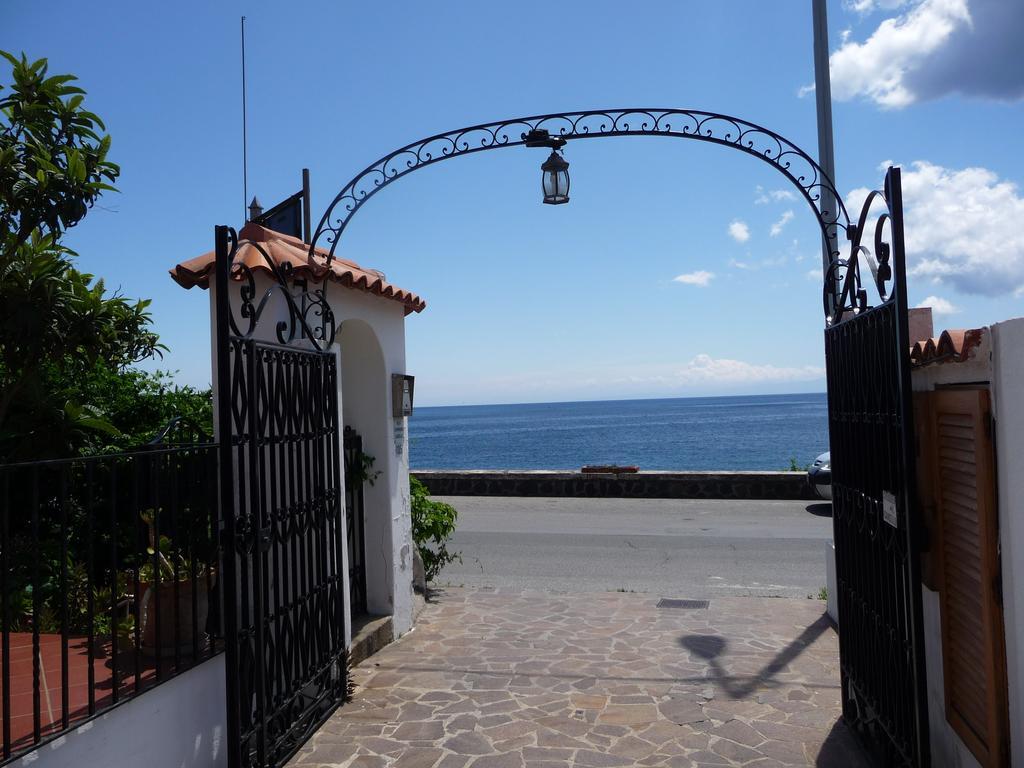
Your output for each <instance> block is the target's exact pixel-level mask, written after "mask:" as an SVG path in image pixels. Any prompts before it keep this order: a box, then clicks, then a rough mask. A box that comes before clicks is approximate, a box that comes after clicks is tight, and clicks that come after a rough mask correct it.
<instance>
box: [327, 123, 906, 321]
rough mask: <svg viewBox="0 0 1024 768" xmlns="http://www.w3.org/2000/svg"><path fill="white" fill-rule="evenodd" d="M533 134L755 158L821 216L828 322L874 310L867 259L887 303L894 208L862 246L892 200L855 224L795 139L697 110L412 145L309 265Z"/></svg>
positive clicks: (487, 130) (499, 126)
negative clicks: (383, 193)
mask: <svg viewBox="0 0 1024 768" xmlns="http://www.w3.org/2000/svg"><path fill="white" fill-rule="evenodd" d="M531 131H547V132H548V133H549V134H550V135H551V136H552V137H554V138H558V139H562V140H564V141H574V140H576V139H593V138H598V137H603V136H672V137H676V138H682V139H695V140H697V141H704V142H709V143H711V144H719V145H722V146H726V147H732V148H734V149H738V150H740V151H741V152H745V153H747V154H748V155H751V156H753V157H756V158H758V159H759V160H761V161H763V162H765V163H767V164H768V165H770V166H772V167H773V168H775V169H776V170H777V171H779V172H780V173H781V174H782V175H783V176H785V177H786V178H787V179H788V180H789V181H790V183H791V184H792V185H793V186H794V187H795V188H796V189H797V190H798V191H799V192H800V194H801V196H802V197H803V198H804V200H805V201H806V202H807V204H808V205H809V206H810V207H811V210H813V211H814V214H815V218H816V219H817V222H818V226H819V228H820V229H821V232H822V235H823V237H824V238H825V242H827V243H829V244H831V247H832V250H831V259H830V266H829V268H828V269H827V270H826V272H825V274H824V276H823V281H822V282H823V285H822V300H823V304H824V310H825V316H826V320H827V322H828V323H829V324H830V325H831V324H835V323H837V322H839V321H841V320H842V319H843V318H844V315H846V314H854V313H857V312H861V311H864V310H865V309H867V308H868V306H869V304H868V300H867V293H866V291H865V290H864V289H863V287H862V281H861V275H860V260H861V258H862V257H863V258H864V259H865V260H866V261H867V263H868V265H869V267H870V270H871V273H872V278H873V280H872V282H873V283H874V285H875V289H876V291H877V293H878V297H879V299H880V301H881V303H885V302H886V301H888V299H889V298H890V297H889V291H888V290H887V288H886V283H887V282H888V281H889V280H890V279H891V273H892V270H891V268H890V267H889V265H888V258H889V250H890V249H889V247H888V243H887V242H886V238H885V237H884V233H883V231H884V230H885V229H886V225H887V224H888V223H889V216H888V214H889V213H890V212H889V211H888V210H887V211H886V212H885V213H883V214H881V216H879V217H877V219H876V221H875V225H876V226H875V250H874V251H873V252H872V251H870V250H869V249H868V248H866V247H864V246H862V244H861V239H862V238H863V235H864V226H865V223H866V222H867V220H868V218H869V213H870V211H869V209H870V208H871V205H872V203H873V202H874V201H875V200H876V199H881V200H882V202H883V203H886V204H888V202H889V198H888V195H887V194H884V193H882V192H876V193H873V194H872V195H871V196H869V197H868V199H867V200H866V202H865V203H864V207H863V210H862V211H861V213H860V216H859V217H858V220H857V222H856V223H853V222H851V220H850V216H849V214H848V212H847V210H846V206H845V204H844V203H843V200H842V197H841V196H840V195H839V192H838V190H836V188H835V185H834V184H833V182H832V180H831V179H830V178H829V177H828V176H827V175H826V174H825V172H824V171H823V170H822V168H821V166H819V165H818V163H817V162H816V161H815V160H814V158H812V157H811V156H810V155H808V154H807V153H806V152H805V151H804V150H803V149H801V148H800V147H799V146H797V145H796V144H794V143H793V142H792V141H790V140H789V139H787V138H785V137H784V136H782V135H780V134H778V133H776V132H775V131H772V130H770V129H768V128H765V127H764V126H761V125H758V124H756V123H751V122H749V121H747V120H743V119H742V118H738V117H734V116H731V115H724V114H718V113H715V112H704V111H701V110H693V109H651V108H635V109H612V110H590V111H584V112H561V113H552V114H547V115H534V116H532V117H519V118H515V119H512V120H503V121H500V122H494V123H481V124H479V125H473V126H469V127H466V128H459V129H457V130H454V131H447V132H445V133H438V134H434V135H433V136H429V137H427V138H425V139H420V140H419V141H415V142H412V143H411V144H406V145H405V146H404V147H400V148H399V149H396V150H394V151H393V152H390V153H389V154H387V155H385V156H384V157H382V158H380V159H379V160H377V161H376V162H374V163H371V164H370V165H368V166H367V167H366V168H365V169H363V170H362V171H361V172H360V173H358V174H356V176H354V177H353V178H352V179H351V180H350V181H349V182H348V183H347V184H346V185H345V186H344V187H342V189H341V191H340V192H338V194H337V195H336V196H335V197H334V199H333V200H332V201H331V203H330V205H329V206H328V207H327V210H326V211H325V212H324V214H323V216H322V217H321V218H320V221H319V223H318V224H317V228H316V230H315V232H314V233H313V236H312V237H311V238H310V240H311V242H310V250H309V258H310V260H312V259H313V255H314V253H315V249H316V248H317V246H318V244H319V243H320V242H321V241H323V242H324V246H325V249H326V250H327V263H328V265H329V264H330V262H331V261H332V260H333V259H334V255H335V251H336V250H337V247H338V242H339V241H340V239H341V235H342V233H343V232H344V231H345V228H346V227H347V226H348V224H349V222H350V221H351V220H352V217H353V216H354V215H355V213H356V211H358V210H359V209H360V208H361V207H362V206H363V204H364V203H366V201H367V200H369V199H370V198H371V197H373V196H374V195H375V194H377V192H379V191H380V190H381V189H383V188H384V187H386V186H387V185H388V184H390V183H392V182H393V181H396V180H398V179H400V178H401V177H403V176H405V175H406V174H409V173H412V172H413V171H415V170H417V169H419V168H424V167H426V166H428V165H433V164H434V163H437V162H439V161H441V160H447V159H449V158H453V157H459V156H461V155H468V154H472V153H475V152H482V151H484V150H487V149H498V148H501V147H518V146H525V145H526V144H527V135H528V134H529V133H530V132H531ZM833 209H834V210H833ZM840 230H842V232H843V233H844V234H845V235H846V238H847V239H848V240H849V241H850V242H851V247H850V251H849V256H848V257H847V258H845V259H844V258H842V257H841V253H840V251H839V250H838V245H836V244H837V243H838V240H839V237H838V236H839V231H840Z"/></svg>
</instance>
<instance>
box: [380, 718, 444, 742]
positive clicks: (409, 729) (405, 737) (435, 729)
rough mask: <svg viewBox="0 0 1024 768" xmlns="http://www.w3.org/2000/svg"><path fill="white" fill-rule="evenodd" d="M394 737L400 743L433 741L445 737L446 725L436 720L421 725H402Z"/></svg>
mask: <svg viewBox="0 0 1024 768" xmlns="http://www.w3.org/2000/svg"><path fill="white" fill-rule="evenodd" d="M392 737H393V738H394V739H396V740H398V741H422V740H430V741H433V740H435V739H440V738H443V737H444V725H443V724H442V723H440V722H437V721H436V720H435V721H428V722H420V723H402V724H401V725H400V726H398V728H397V729H396V730H395V732H394V733H393V734H392Z"/></svg>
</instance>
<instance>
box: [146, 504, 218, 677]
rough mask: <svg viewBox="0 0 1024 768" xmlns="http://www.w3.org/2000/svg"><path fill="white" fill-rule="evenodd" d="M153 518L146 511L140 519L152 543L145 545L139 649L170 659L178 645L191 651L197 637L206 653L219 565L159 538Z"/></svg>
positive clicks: (183, 650) (152, 511)
mask: <svg viewBox="0 0 1024 768" xmlns="http://www.w3.org/2000/svg"><path fill="white" fill-rule="evenodd" d="M154 518H155V512H154V510H152V509H147V510H145V511H144V512H143V513H142V519H143V521H144V522H145V523H146V525H147V526H148V527H149V546H148V547H147V549H146V553H147V554H148V555H149V557H148V558H147V560H146V562H145V563H144V564H143V565H142V566H141V567H140V568H139V586H140V589H141V591H142V600H141V603H140V609H139V616H140V621H141V624H140V633H139V635H140V639H141V644H142V648H141V650H142V652H143V653H144V654H146V655H148V656H154V655H156V654H157V652H159V654H160V656H162V657H167V656H170V655H173V654H174V652H175V649H177V651H178V653H179V654H190V653H192V649H193V636H196V637H197V638H198V648H199V650H200V651H204V650H206V648H207V647H208V646H209V638H208V637H207V634H206V620H207V617H208V616H209V612H210V599H209V596H210V590H212V589H213V586H214V581H215V578H216V569H215V568H214V567H213V566H212V565H210V564H209V563H206V562H203V561H202V560H201V559H200V558H198V557H197V556H196V554H195V553H192V556H191V557H190V556H189V553H186V552H185V551H184V550H183V549H182V548H181V547H177V546H175V545H174V544H173V542H172V541H171V540H170V538H169V537H167V536H163V535H161V536H157V535H156V532H155V526H154ZM158 577H159V585H158V584H157V581H158ZM193 580H195V582H196V583H195V584H193ZM157 616H159V622H158V621H157ZM158 623H159V633H160V634H159V636H157V624H158Z"/></svg>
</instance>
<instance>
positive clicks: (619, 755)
mask: <svg viewBox="0 0 1024 768" xmlns="http://www.w3.org/2000/svg"><path fill="white" fill-rule="evenodd" d="M657 602H658V598H657V597H655V596H651V595H646V594H622V593H601V594H553V593H544V592H502V591H494V590H487V589H476V590H462V589H448V590H444V591H443V592H441V593H439V594H438V595H437V596H436V601H435V602H434V603H432V604H430V605H428V606H427V608H426V609H425V610H424V611H423V613H422V614H421V616H420V618H419V622H418V625H417V628H416V629H415V630H414V631H413V632H412V633H410V634H409V635H406V636H405V637H404V638H402V639H401V640H399V641H398V642H396V643H394V644H393V645H391V646H389V647H388V648H386V649H384V650H383V651H382V652H380V653H379V654H377V655H376V656H374V657H372V658H370V659H369V660H368V661H366V662H364V663H363V664H362V665H361V666H359V667H357V668H356V669H355V670H353V678H354V679H355V681H356V683H357V685H358V688H357V691H356V694H355V698H354V700H353V701H352V702H350V703H349V704H346V705H345V706H344V707H342V708H341V709H339V710H338V712H337V713H335V715H334V716H333V717H332V718H331V719H330V720H329V721H328V722H327V723H326V724H325V725H324V726H323V727H322V728H321V729H320V730H319V732H318V733H317V734H316V735H315V736H314V737H313V738H312V739H311V740H310V741H309V743H307V744H306V746H305V747H303V749H302V750H301V751H300V752H299V754H298V755H296V757H295V758H294V759H293V760H292V762H291V763H290V765H291V766H295V768H298V767H299V766H303V767H304V768H306V767H308V766H346V767H347V766H351V767H352V768H356V767H359V768H362V767H367V768H369V767H371V766H374V767H375V766H381V767H383V766H395V767H396V768H433V767H436V768H465V767H466V766H471V767H472V768H554V767H555V766H567V765H572V766H587V767H588V768H591V767H593V768H596V767H598V766H630V765H641V766H673V768H674V767H676V766H705V765H707V766H733V765H745V766H758V767H759V768H760V767H761V766H764V767H767V766H778V765H821V766H837V767H838V768H843V767H845V766H851V767H852V766H863V765H867V762H866V760H865V758H864V757H863V754H862V753H861V751H860V750H859V748H858V746H857V744H856V742H855V741H854V739H853V737H852V736H851V734H850V733H849V732H848V731H847V730H846V728H845V726H844V725H843V724H842V723H841V722H838V721H837V719H838V716H839V710H840V705H839V671H838V647H837V637H836V633H835V630H834V629H833V628H832V626H831V625H830V623H829V622H828V620H827V618H826V617H825V616H824V604H823V603H821V602H819V601H817V600H787V599H765V598H720V599H716V600H712V601H711V604H710V607H708V608H706V609H702V608H698V609H682V608H658V607H657Z"/></svg>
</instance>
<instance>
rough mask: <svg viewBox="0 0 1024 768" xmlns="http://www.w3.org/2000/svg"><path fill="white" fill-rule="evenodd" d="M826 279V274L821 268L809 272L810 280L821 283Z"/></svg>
mask: <svg viewBox="0 0 1024 768" xmlns="http://www.w3.org/2000/svg"><path fill="white" fill-rule="evenodd" d="M824 277H825V273H824V272H823V271H822V269H821V267H818V268H817V269H809V270H807V279H808V280H817V281H818V282H821V280H822V279H824Z"/></svg>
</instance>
